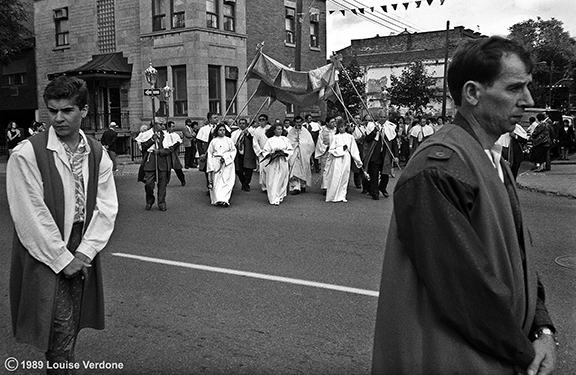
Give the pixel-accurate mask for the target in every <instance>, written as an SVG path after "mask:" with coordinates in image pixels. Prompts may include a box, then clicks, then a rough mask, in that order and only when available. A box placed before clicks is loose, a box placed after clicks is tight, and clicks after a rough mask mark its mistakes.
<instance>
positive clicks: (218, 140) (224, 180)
mask: <svg viewBox="0 0 576 375" xmlns="http://www.w3.org/2000/svg"><path fill="white" fill-rule="evenodd" d="M206 156H207V159H206V171H207V172H208V176H209V179H210V185H208V188H209V189H210V201H211V202H212V204H213V205H216V206H224V207H228V206H229V205H230V196H231V195H232V190H233V189H234V182H235V180H236V177H235V175H234V170H235V168H234V158H235V157H236V147H235V146H234V142H233V141H232V139H230V134H229V133H228V130H226V124H224V123H220V124H218V125H216V127H215V128H214V134H213V135H212V141H210V145H208V150H207V151H206Z"/></svg>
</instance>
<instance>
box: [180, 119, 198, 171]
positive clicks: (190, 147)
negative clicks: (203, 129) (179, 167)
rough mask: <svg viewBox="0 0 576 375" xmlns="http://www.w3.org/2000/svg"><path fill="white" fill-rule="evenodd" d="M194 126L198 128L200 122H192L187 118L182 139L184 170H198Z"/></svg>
mask: <svg viewBox="0 0 576 375" xmlns="http://www.w3.org/2000/svg"><path fill="white" fill-rule="evenodd" d="M194 126H198V122H196V121H192V120H191V119H189V118H187V119H186V121H185V123H184V130H182V139H183V142H182V143H183V144H184V168H185V169H188V168H196V167H198V164H197V163H196V160H195V156H196V130H195V129H194Z"/></svg>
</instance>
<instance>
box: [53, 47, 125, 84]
mask: <svg viewBox="0 0 576 375" xmlns="http://www.w3.org/2000/svg"><path fill="white" fill-rule="evenodd" d="M59 76H77V77H81V78H93V79H130V78H131V77H132V64H128V59H127V58H125V57H124V56H123V54H122V52H116V53H106V54H103V55H92V60H90V61H88V62H87V63H86V64H84V65H82V66H79V67H78V68H75V69H71V70H67V71H65V72H60V73H52V74H48V79H49V80H52V79H54V78H55V77H59Z"/></svg>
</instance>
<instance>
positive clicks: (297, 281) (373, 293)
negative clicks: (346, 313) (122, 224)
mask: <svg viewBox="0 0 576 375" xmlns="http://www.w3.org/2000/svg"><path fill="white" fill-rule="evenodd" d="M112 255H115V256H118V257H123V258H131V259H137V260H141V261H143V262H151V263H159V264H167V265H170V266H177V267H185V268H193V269H197V270H202V271H210V272H219V273H226V274H229V275H236V276H246V277H253V278H256V279H264V280H272V281H280V282H283V283H289V284H296V285H305V286H312V287H315V288H322V289H330V290H336V291H339V292H347V293H354V294H362V295H365V296H372V297H378V292H376V291H373V290H366V289H358V288H350V287H347V286H341V285H333V284H325V283H318V282H315V281H308V280H301V279H292V278H290V277H282V276H274V275H266V274H263V273H255V272H245V271H237V270H231V269H229V268H220V267H211V266H203V265H201V264H193V263H186V262H177V261H174V260H167V259H159V258H150V257H145V256H141V255H133V254H125V253H112Z"/></svg>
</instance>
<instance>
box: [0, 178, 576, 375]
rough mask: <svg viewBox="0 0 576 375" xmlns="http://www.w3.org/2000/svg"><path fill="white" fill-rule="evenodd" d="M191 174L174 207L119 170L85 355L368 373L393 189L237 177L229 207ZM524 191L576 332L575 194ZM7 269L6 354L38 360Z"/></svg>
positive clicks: (554, 292) (136, 368)
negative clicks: (290, 186)
mask: <svg viewBox="0 0 576 375" xmlns="http://www.w3.org/2000/svg"><path fill="white" fill-rule="evenodd" d="M186 173H187V177H188V184H187V185H186V186H185V187H181V186H180V185H179V183H178V181H177V179H176V178H174V179H173V181H172V183H171V185H170V186H169V191H168V211H166V212H161V211H159V210H157V208H156V207H155V208H154V209H153V210H152V211H149V212H147V211H144V209H143V206H144V197H143V186H142V185H141V184H138V183H136V181H135V178H134V177H133V176H120V177H117V185H118V194H119V198H120V202H121V206H120V214H119V217H118V222H117V229H116V231H115V233H114V236H113V238H112V240H111V242H110V244H109V246H108V248H107V250H106V252H105V253H104V254H103V265H104V269H105V274H104V277H105V280H104V281H105V288H106V303H107V307H106V314H107V328H106V330H104V331H92V330H85V331H83V332H82V333H81V335H80V339H79V344H78V350H77V352H78V353H77V354H78V358H79V359H80V360H82V359H84V360H91V361H94V362H101V361H107V362H108V363H115V362H121V363H123V365H124V369H123V370H122V371H117V373H125V374H126V373H130V374H132V373H150V374H153V373H154V374H157V373H173V374H179V373H195V374H230V373H233V374H270V373H275V374H368V373H369V366H370V359H371V345H372V335H373V325H374V315H375V311H376V297H375V296H374V295H375V293H376V291H377V289H378V284H379V280H380V272H381V263H382V257H383V253H382V249H383V246H384V243H385V240H386V230H385V229H386V228H387V226H388V221H389V219H390V209H391V206H392V201H391V200H390V199H388V200H386V199H382V200H380V201H373V200H371V199H369V197H366V196H365V195H362V194H360V193H359V191H358V190H356V189H354V188H351V189H350V191H349V196H348V199H349V202H348V203H347V204H344V203H339V204H331V203H325V202H323V196H322V195H321V194H320V192H319V191H318V190H317V189H311V191H310V192H309V193H307V194H304V195H300V196H295V197H293V196H289V197H287V198H286V201H285V202H284V203H283V204H282V205H280V206H279V207H274V206H270V205H269V204H268V203H267V199H266V196H265V194H262V193H260V192H259V191H258V190H257V189H253V190H252V191H251V192H250V193H246V192H242V191H240V190H239V189H237V190H235V191H234V194H233V197H232V201H231V206H230V207H229V208H219V207H218V208H217V207H212V206H210V205H209V204H208V197H206V196H205V195H204V189H203V176H202V175H201V174H200V173H199V172H197V171H196V170H189V171H187V172H186ZM173 177H175V176H173ZM395 181H396V180H395V179H393V180H391V182H392V183H395ZM255 186H256V183H255V182H253V187H255ZM0 190H1V191H2V194H1V196H0V246H2V248H3V249H5V251H3V252H1V253H0V262H2V264H7V263H8V262H9V257H10V255H9V254H10V251H9V250H8V249H9V248H10V241H11V223H10V219H9V215H8V214H7V204H6V199H5V194H4V191H5V176H0ZM521 198H522V201H523V203H524V204H526V205H527V206H528V207H527V209H526V210H525V217H526V221H527V223H528V225H529V226H530V227H533V226H536V228H535V230H533V234H534V238H535V242H536V245H537V246H539V254H538V256H537V259H536V260H537V262H538V264H539V265H540V266H542V272H543V278H544V281H545V282H546V283H547V287H548V293H549V298H550V304H551V306H550V307H551V309H552V310H554V311H557V313H556V314H555V317H556V320H557V324H558V326H559V328H560V329H561V331H562V332H563V333H562V335H561V340H563V341H564V342H567V341H569V338H570V337H574V333H575V332H576V327H574V322H573V318H572V315H571V314H572V313H573V310H571V309H570V308H568V306H573V305H574V304H573V303H572V304H570V305H568V302H570V301H572V302H573V301H574V295H573V291H574V290H575V289H574V283H575V278H574V271H573V270H571V269H568V268H565V267H560V266H558V265H557V264H556V263H555V262H554V259H555V258H556V257H558V256H560V255H564V254H567V253H568V252H569V251H571V252H572V254H571V255H575V254H574V248H573V246H572V247H571V245H573V244H574V243H576V241H575V240H576V238H575V237H574V236H575V234H574V233H575V232H574V228H573V227H572V228H569V225H568V219H569V218H571V217H572V216H571V215H573V213H574V212H575V211H574V209H575V208H576V201H574V200H569V199H566V198H561V197H549V196H543V195H540V194H536V193H529V192H523V193H522V197H521ZM543 213H547V215H549V216H546V217H543V216H542V215H543ZM570 230H572V231H571V232H570ZM133 256H140V257H147V258H146V259H142V258H140V259H136V258H134V257H133ZM151 260H153V261H151ZM168 261H171V262H180V263H177V264H175V263H170V262H168ZM206 266H208V267H213V268H206ZM238 271H240V272H244V274H238ZM275 277H282V278H283V279H277V278H275ZM7 279H8V273H7V270H6V269H1V270H0V280H2V282H1V283H0V292H1V293H2V295H3V296H4V298H2V300H1V302H0V311H1V313H0V334H1V337H2V340H1V341H2V342H1V345H3V346H5V347H4V348H2V347H1V346H0V350H2V351H0V353H5V356H3V358H0V359H2V362H3V359H4V358H6V357H8V356H14V357H16V358H18V359H25V360H34V359H41V358H42V354H41V353H37V352H35V351H33V350H32V349H30V348H27V347H25V346H22V345H19V344H15V343H14V340H13V339H12V337H11V332H10V328H9V327H10V326H9V314H8V312H9V308H8V304H7V301H6V300H7V282H6V280H7ZM310 282H312V283H310ZM344 288H354V289H352V290H343V289H344ZM572 341H573V340H572ZM574 349H575V348H574V347H573V344H571V343H567V344H565V345H564V346H563V347H562V351H563V353H566V355H563V356H562V361H563V362H562V368H561V371H560V372H559V373H560V374H571V373H573V371H570V369H575V368H576V365H575V364H576V361H575V360H574V358H571V357H570V356H569V355H568V354H567V353H570V351H571V352H574ZM0 355H1V354H0ZM86 373H91V372H89V371H88V372H86ZM106 373H113V372H106Z"/></svg>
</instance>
